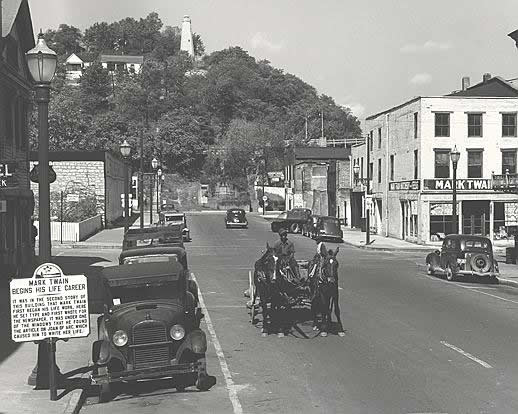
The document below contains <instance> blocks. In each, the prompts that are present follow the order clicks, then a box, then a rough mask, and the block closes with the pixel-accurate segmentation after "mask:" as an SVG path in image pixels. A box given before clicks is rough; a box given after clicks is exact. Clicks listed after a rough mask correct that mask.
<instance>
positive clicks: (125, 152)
mask: <svg viewBox="0 0 518 414" xmlns="http://www.w3.org/2000/svg"><path fill="white" fill-rule="evenodd" d="M120 152H121V155H122V158H123V160H124V234H126V232H127V231H128V229H129V221H130V213H129V212H130V209H129V174H128V158H129V156H130V153H131V146H130V144H128V141H126V140H124V142H123V143H122V144H121V145H120Z"/></svg>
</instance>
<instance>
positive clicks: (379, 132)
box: [378, 128, 381, 148]
mask: <svg viewBox="0 0 518 414" xmlns="http://www.w3.org/2000/svg"><path fill="white" fill-rule="evenodd" d="M378 148H381V128H378Z"/></svg>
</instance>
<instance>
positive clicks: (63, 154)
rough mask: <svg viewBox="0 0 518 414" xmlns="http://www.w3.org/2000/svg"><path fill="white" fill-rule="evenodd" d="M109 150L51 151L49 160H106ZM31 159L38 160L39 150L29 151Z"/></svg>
mask: <svg viewBox="0 0 518 414" xmlns="http://www.w3.org/2000/svg"><path fill="white" fill-rule="evenodd" d="M106 152H107V151H50V152H49V161H104V160H105V158H106ZM115 158H117V157H115ZM29 159H30V161H38V151H31V152H30V153H29Z"/></svg>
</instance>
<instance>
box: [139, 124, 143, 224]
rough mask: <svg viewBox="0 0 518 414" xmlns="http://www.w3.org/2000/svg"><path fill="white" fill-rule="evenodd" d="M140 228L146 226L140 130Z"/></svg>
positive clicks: (141, 136) (141, 134) (141, 133)
mask: <svg viewBox="0 0 518 414" xmlns="http://www.w3.org/2000/svg"><path fill="white" fill-rule="evenodd" d="M138 203H139V206H140V228H141V229H142V228H144V132H143V130H142V129H141V130H140V172H139V198H138Z"/></svg>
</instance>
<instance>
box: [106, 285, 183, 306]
mask: <svg viewBox="0 0 518 414" xmlns="http://www.w3.org/2000/svg"><path fill="white" fill-rule="evenodd" d="M110 293H111V302H112V304H113V305H121V304H123V303H131V302H138V301H143V300H157V299H174V298H176V297H178V293H179V290H178V282H164V283H155V284H153V285H152V286H119V287H116V288H111V289H110Z"/></svg>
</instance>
